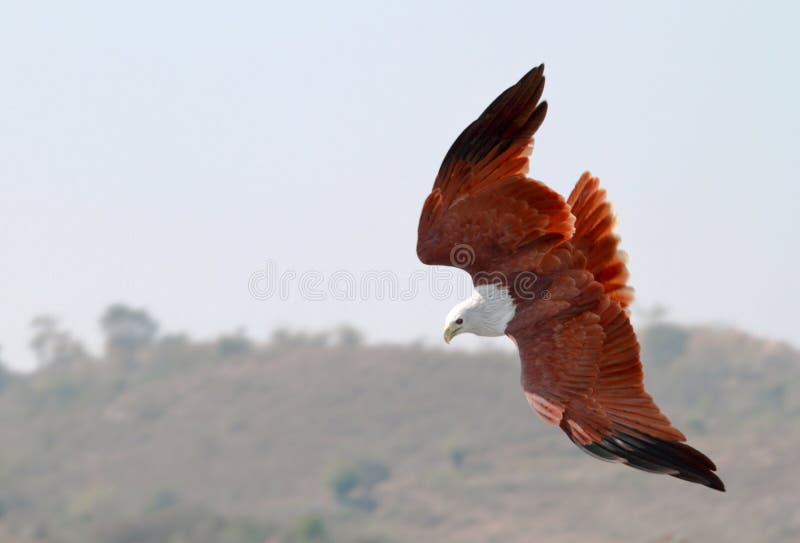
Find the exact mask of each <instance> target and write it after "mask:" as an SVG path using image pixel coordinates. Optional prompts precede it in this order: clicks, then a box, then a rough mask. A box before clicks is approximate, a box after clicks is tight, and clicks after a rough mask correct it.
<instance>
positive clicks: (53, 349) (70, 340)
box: [29, 315, 88, 368]
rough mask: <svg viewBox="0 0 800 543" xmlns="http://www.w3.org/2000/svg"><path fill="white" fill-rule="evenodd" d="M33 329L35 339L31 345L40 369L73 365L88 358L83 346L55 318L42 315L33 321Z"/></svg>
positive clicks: (32, 339)
mask: <svg viewBox="0 0 800 543" xmlns="http://www.w3.org/2000/svg"><path fill="white" fill-rule="evenodd" d="M31 328H33V337H32V338H31V341H30V343H29V345H30V347H31V349H32V350H33V352H34V355H35V356H36V362H37V365H38V367H39V368H45V367H48V366H55V365H65V364H73V363H75V362H78V361H80V360H86V359H87V358H88V354H87V352H86V349H85V348H84V346H83V344H82V343H81V342H80V341H78V340H77V339H75V338H74V337H72V334H70V333H69V332H67V331H65V330H62V329H61V327H60V326H59V324H58V320H57V319H56V318H55V317H52V316H50V315H40V316H38V317H36V318H34V319H33V321H31Z"/></svg>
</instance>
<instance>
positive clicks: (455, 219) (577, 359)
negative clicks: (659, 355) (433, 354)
mask: <svg viewBox="0 0 800 543" xmlns="http://www.w3.org/2000/svg"><path fill="white" fill-rule="evenodd" d="M544 83H545V77H544V65H543V64H542V65H540V66H537V67H535V68H533V69H531V70H530V71H529V72H528V73H526V74H525V75H524V76H523V77H522V79H520V80H519V81H518V82H517V83H516V84H515V85H512V86H511V87H509V88H508V89H506V90H505V91H504V92H503V93H502V94H500V95H499V96H498V97H497V98H496V99H495V100H494V101H493V102H492V103H491V104H490V105H489V107H487V108H486V110H485V111H484V112H483V113H482V114H481V115H480V116H479V117H478V118H477V119H476V120H475V121H473V122H472V123H471V124H470V125H469V126H467V128H466V129H464V131H463V132H461V134H460V135H459V136H458V137H457V138H456V140H455V142H454V143H453V144H452V146H451V147H450V149H449V150H448V151H447V153H446V154H445V157H444V159H443V161H442V164H441V166H440V168H439V172H438V174H437V176H436V178H435V181H434V184H433V189H432V190H431V193H430V194H429V195H428V197H427V198H426V200H425V203H424V204H423V207H422V213H421V216H420V220H419V227H418V233H417V256H418V257H419V259H420V260H421V261H422V263H424V264H428V265H443V266H454V267H457V268H460V269H462V270H465V271H466V272H468V273H469V274H470V275H471V278H472V286H473V288H472V292H471V295H470V296H469V298H467V299H466V300H464V301H463V302H461V303H459V304H457V305H456V306H455V307H453V309H452V310H451V311H450V312H449V313H448V314H447V317H446V319H445V328H444V340H445V342H447V343H450V341H451V340H452V339H453V338H454V337H455V336H458V335H461V334H465V333H472V334H475V335H478V336H489V337H491V336H503V335H505V336H508V337H509V338H511V340H512V341H513V342H514V343H515V344H516V346H517V349H518V351H519V355H520V361H521V378H520V380H521V384H522V389H523V392H524V394H525V397H526V399H527V400H528V403H529V404H530V406H531V407H532V409H533V411H534V412H535V413H536V414H538V415H539V417H540V418H541V419H543V420H544V421H545V422H547V423H549V424H552V425H557V426H559V427H560V428H561V430H563V431H564V433H566V435H567V436H568V437H569V439H570V440H572V442H573V443H575V444H576V445H577V446H578V447H580V448H581V449H582V450H583V451H585V452H587V453H588V454H590V455H592V456H594V457H596V458H599V459H601V460H606V461H610V462H617V463H623V464H625V465H628V466H630V467H633V468H637V469H639V470H642V471H646V472H651V473H661V474H667V475H671V476H672V477H677V478H678V479H682V480H684V481H689V482H692V483H698V484H701V485H704V486H707V487H709V488H712V489H715V490H719V491H723V492H724V491H725V485H724V483H723V482H722V480H721V479H720V478H719V477H718V476H717V474H716V473H715V471H716V469H717V468H716V466H715V465H714V462H712V461H711V459H709V458H708V457H707V456H706V455H705V454H703V453H701V452H700V451H698V450H697V449H695V448H693V447H691V446H689V445H687V444H686V443H685V442H686V437H685V436H684V434H683V433H682V432H681V431H680V430H678V429H677V428H675V427H674V426H673V425H672V424H671V423H670V421H669V419H668V418H667V417H666V416H665V415H664V414H663V413H662V412H661V410H660V409H659V408H658V406H657V405H656V404H655V402H654V401H653V399H652V397H651V396H650V395H649V394H648V393H647V391H646V390H645V388H644V382H643V369H642V361H641V355H640V347H639V342H638V340H637V338H636V333H635V332H634V329H633V327H632V326H631V321H630V315H629V306H630V304H631V302H632V301H633V290H632V288H631V287H630V286H629V285H628V278H629V273H628V269H627V255H626V254H625V253H624V252H623V251H622V250H620V249H619V242H620V238H619V236H618V235H617V234H616V216H615V214H614V210H613V208H612V206H611V203H610V201H609V199H608V197H607V193H606V191H605V189H603V188H602V187H601V186H600V181H599V180H598V178H597V177H595V176H593V175H592V174H591V173H589V172H585V173H583V174H582V175H581V176H580V178H579V179H578V181H577V183H576V185H575V188H574V189H573V190H572V192H571V193H570V195H569V196H568V197H567V198H566V199H564V198H563V197H562V196H561V195H560V194H558V193H557V192H555V191H554V190H552V189H551V188H549V187H548V186H547V185H546V184H544V183H543V182H541V181H537V180H534V179H532V178H530V177H529V176H528V168H529V157H530V155H531V153H532V150H533V138H534V135H535V134H536V131H537V130H538V129H539V127H540V126H541V125H542V123H543V121H544V119H545V116H546V114H547V102H546V101H541V97H542V94H543V91H544Z"/></svg>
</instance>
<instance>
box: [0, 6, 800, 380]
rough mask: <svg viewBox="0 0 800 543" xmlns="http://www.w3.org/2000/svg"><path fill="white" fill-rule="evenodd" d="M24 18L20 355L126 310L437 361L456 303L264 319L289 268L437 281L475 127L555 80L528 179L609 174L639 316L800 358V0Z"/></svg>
mask: <svg viewBox="0 0 800 543" xmlns="http://www.w3.org/2000/svg"><path fill="white" fill-rule="evenodd" d="M492 6H493V7H492V8H491V9H490V8H487V7H484V6H483V4H482V3H465V2H449V3H428V2H402V3H396V4H395V5H394V6H389V5H388V4H387V3H367V2H363V3H336V4H335V3H332V2H330V3H310V2H302V3H288V2H287V3H285V4H274V3H269V2H256V1H229V2H199V1H196V0H192V1H189V0H185V1H168V0H159V1H157V2H156V1H135V2H134V1H128V2H107V1H99V0H98V1H92V2H89V1H83V2H81V1H72V2H62V1H40V2H23V1H17V2H3V3H2V4H0V100H1V103H2V107H1V108H0V187H1V188H2V193H0V285H2V288H0V345H2V347H3V353H4V357H5V358H6V359H7V360H10V361H11V362H12V363H14V364H15V365H16V366H17V367H24V366H26V365H28V364H30V363H31V360H32V358H31V356H30V354H29V352H28V349H27V345H26V344H27V341H28V338H29V329H28V323H29V322H30V319H31V318H32V317H33V316H34V315H36V314H39V313H45V312H46V313H52V314H54V315H56V316H58V317H60V318H61V320H62V322H63V323H64V325H65V326H66V327H67V328H69V329H71V330H72V331H73V332H75V333H76V334H77V335H79V336H81V337H83V338H85V339H86V340H87V341H90V343H91V345H92V346H95V347H96V345H97V342H98V339H99V334H98V329H97V324H96V322H97V317H98V316H99V314H100V313H101V311H102V310H103V308H104V307H105V306H106V305H107V304H108V303H110V302H113V301H118V300H121V301H125V302H128V303H131V304H134V305H137V306H144V307H146V308H147V309H149V310H150V311H151V312H152V313H153V314H154V315H155V316H156V317H157V318H158V319H159V320H160V321H161V322H162V323H163V325H164V328H165V329H166V330H167V331H187V332H189V333H190V334H192V335H196V336H200V337H208V336H213V335H215V334H217V333H219V332H220V331H223V330H232V329H234V328H236V327H238V326H239V325H244V326H245V327H246V328H247V329H248V331H249V332H250V333H251V335H253V336H255V337H263V336H264V335H265V334H267V333H268V331H269V330H271V329H272V328H273V327H275V326H277V325H281V324H287V325H292V326H298V327H300V326H302V327H312V328H316V327H325V326H329V325H331V324H334V323H337V322H341V321H348V322H352V323H354V324H356V325H357V326H359V327H361V328H363V329H364V330H365V331H366V332H367V334H368V337H369V338H370V339H373V340H376V341H384V340H390V341H405V340H407V339H409V338H423V339H424V340H426V341H430V342H431V343H433V342H439V341H441V327H442V320H443V318H444V315H445V314H446V312H447V310H448V309H449V308H450V306H451V305H452V303H453V302H455V298H454V297H451V298H452V299H449V300H442V299H439V298H434V297H432V296H431V295H430V293H428V292H427V291H425V290H424V289H423V290H422V291H421V292H420V293H419V295H417V296H415V297H413V299H412V300H405V301H401V300H394V301H392V300H378V299H371V300H367V301H336V300H331V299H330V298H329V299H328V300H327V301H311V300H304V299H302V297H301V296H299V295H298V294H297V292H296V290H294V291H293V292H294V294H293V295H291V296H289V298H288V299H287V300H278V299H272V300H267V301H261V300H257V299H254V298H253V297H252V296H251V295H250V293H249V291H248V279H249V278H250V276H251V274H252V273H253V272H254V271H257V270H259V269H261V268H264V267H265V265H266V262H267V261H270V260H271V261H274V262H275V263H276V265H277V267H278V269H279V270H297V271H298V273H301V272H303V271H306V270H319V271H320V272H321V273H323V274H326V275H325V276H326V277H329V274H332V273H333V272H335V271H336V270H350V271H352V273H354V274H361V273H363V272H366V271H368V270H393V271H395V272H396V273H397V274H398V276H399V277H400V278H401V280H403V281H405V278H407V277H408V276H409V275H410V274H411V273H412V272H414V270H419V269H422V266H421V264H419V263H418V261H417V260H416V256H415V253H414V247H415V238H416V226H417V219H418V216H419V211H420V207H421V205H422V201H423V199H424V198H425V196H426V195H427V193H428V191H429V190H430V186H431V183H432V181H433V178H434V176H435V174H436V171H437V168H438V166H439V163H440V161H441V158H442V156H443V155H444V153H445V151H446V150H447V148H448V147H449V145H450V143H451V142H452V140H453V139H454V138H455V137H456V136H457V135H458V133H459V132H460V131H461V129H462V128H464V126H466V124H467V123H469V122H470V121H471V120H472V119H474V118H475V117H476V116H477V115H478V114H479V113H480V112H481V111H482V109H483V108H484V107H485V106H486V105H487V104H488V103H489V102H490V101H491V100H492V99H493V98H494V97H495V96H496V95H497V94H498V93H499V92H500V91H502V90H503V89H505V88H506V87H507V86H509V85H510V84H512V83H514V82H515V81H516V80H517V79H518V78H519V77H520V76H521V75H522V74H523V73H525V71H526V70H528V69H529V68H530V67H532V66H534V65H536V64H538V63H540V62H545V63H546V66H547V68H546V74H547V78H548V82H547V88H546V90H545V97H546V99H547V100H548V101H549V103H550V109H549V113H548V118H547V120H546V121H545V124H544V126H543V127H542V129H541V130H540V132H539V135H538V138H537V142H536V150H535V152H534V155H533V159H532V168H531V173H532V175H533V176H534V177H536V178H538V179H541V180H543V181H546V182H548V183H549V184H551V185H552V186H553V187H554V188H556V189H557V190H559V191H561V192H563V193H566V192H568V191H569V190H570V189H571V187H572V185H573V183H574V182H575V181H576V180H577V178H578V176H579V175H580V173H581V172H582V171H583V170H585V169H591V170H592V171H593V172H594V173H595V174H597V175H599V176H600V178H601V180H602V182H603V184H604V185H605V186H606V187H607V189H608V190H609V193H610V195H611V198H612V200H613V201H614V203H615V206H616V208H617V211H618V212H619V215H620V233H621V235H622V237H623V244H624V248H625V249H626V250H627V251H628V252H629V253H630V257H631V260H630V268H631V271H632V282H633V285H634V286H635V288H636V290H637V299H638V301H639V302H640V303H641V304H642V305H643V306H651V305H653V304H656V303H660V304H663V305H665V306H667V307H669V308H670V310H671V316H672V317H673V318H675V319H676V320H679V321H684V322H698V323H721V324H729V325H734V326H737V327H741V328H743V329H746V330H749V331H752V332H753V333H755V334H760V335H766V336H769V337H773V338H778V339H784V340H789V341H791V342H793V343H794V344H795V345H800V333H798V332H797V329H796V318H795V315H794V308H795V306H796V302H797V301H798V299H800V288H798V286H797V285H798V283H797V281H796V278H795V277H796V270H797V268H798V264H800V258H798V255H797V251H796V247H797V240H796V236H797V233H798V230H799V229H800V217H798V216H799V215H800V204H799V203H798V197H800V189H799V188H798V181H797V180H796V173H795V167H794V166H795V165H794V162H795V156H796V155H797V151H796V147H797V145H798V139H799V138H798V126H799V125H800V107H799V106H798V100H797V97H798V96H800V76H799V75H798V71H799V70H798V68H800V38H798V33H797V28H798V24H800V17H799V15H800V8H798V7H797V4H794V3H791V2H785V3H780V2H773V3H760V4H758V3H755V2H753V3H737V5H736V6H731V5H730V3H728V2H706V3H702V4H701V3H695V2H692V3H689V2H686V3H669V5H666V4H663V3H661V4H659V5H658V6H655V5H654V4H652V3H650V5H645V4H644V3H640V2H630V3H616V2H614V3H605V4H604V5H603V6H600V5H599V3H594V2H592V3H589V2H585V3H573V2H570V3H559V4H557V3H554V2H530V1H524V2H508V3H506V2H493V3H492Z"/></svg>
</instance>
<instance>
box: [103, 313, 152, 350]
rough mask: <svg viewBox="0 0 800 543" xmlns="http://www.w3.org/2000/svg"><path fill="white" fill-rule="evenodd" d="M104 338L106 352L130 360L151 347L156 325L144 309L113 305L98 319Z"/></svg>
mask: <svg viewBox="0 0 800 543" xmlns="http://www.w3.org/2000/svg"><path fill="white" fill-rule="evenodd" d="M100 328H101V329H102V330H103V334H104V335H105V338H106V352H107V353H108V354H112V355H117V356H122V357H123V358H125V359H128V360H130V359H131V358H132V357H133V356H135V355H136V354H137V353H138V352H140V351H141V350H142V349H144V348H145V347H147V346H149V345H151V344H152V343H153V340H154V339H155V337H156V334H157V333H158V323H157V322H156V321H155V319H153V317H151V316H150V314H149V313H147V311H145V310H144V309H134V308H131V307H128V306H126V305H124V304H119V303H118V304H113V305H111V306H109V307H108V309H106V311H105V313H103V316H102V317H101V318H100Z"/></svg>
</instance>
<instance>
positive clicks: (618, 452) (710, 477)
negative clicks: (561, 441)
mask: <svg viewBox="0 0 800 543" xmlns="http://www.w3.org/2000/svg"><path fill="white" fill-rule="evenodd" d="M578 446H579V447H581V449H583V450H584V451H586V452H587V453H589V454H591V455H592V456H594V457H596V458H599V459H601V460H606V461H609V462H623V463H625V464H627V465H628V466H631V467H633V468H636V469H639V470H642V471H647V472H650V473H664V474H666V475H671V476H672V477H677V478H678V479H682V480H684V481H689V482H692V483H697V484H701V485H703V486H707V487H709V488H713V489H714V490H719V491H720V492H725V483H723V482H722V480H721V479H720V478H719V477H718V476H717V474H716V473H714V471H715V470H716V469H717V467H716V466H715V465H714V463H713V462H712V461H711V460H710V459H709V458H708V457H707V456H706V455H704V454H703V453H701V452H700V451H698V450H697V449H695V448H693V447H690V446H689V445H686V444H685V443H679V442H677V441H665V440H661V439H656V438H653V437H650V436H645V435H643V434H641V433H639V432H635V431H632V432H631V433H627V432H616V433H614V434H612V435H610V436H607V437H605V438H603V439H601V440H600V441H597V442H594V443H589V444H588V445H581V444H578Z"/></svg>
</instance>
